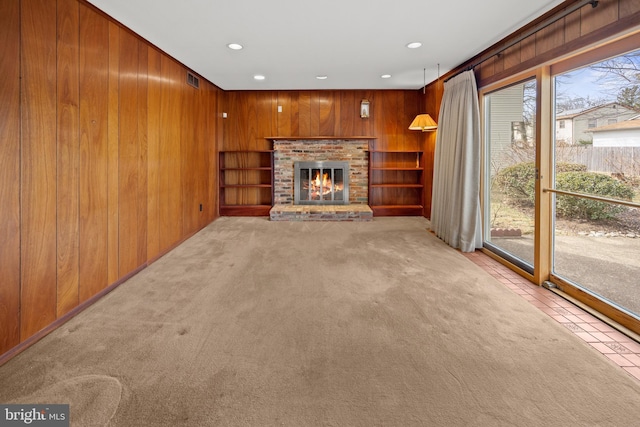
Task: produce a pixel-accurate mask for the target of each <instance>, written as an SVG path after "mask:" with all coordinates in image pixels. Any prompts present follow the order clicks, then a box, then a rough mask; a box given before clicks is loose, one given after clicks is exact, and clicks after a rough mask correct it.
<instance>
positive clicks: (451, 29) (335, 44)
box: [89, 0, 563, 90]
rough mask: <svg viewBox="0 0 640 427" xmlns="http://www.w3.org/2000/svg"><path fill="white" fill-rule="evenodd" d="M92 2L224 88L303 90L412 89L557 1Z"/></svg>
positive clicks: (298, 0)
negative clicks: (411, 45)
mask: <svg viewBox="0 0 640 427" xmlns="http://www.w3.org/2000/svg"><path fill="white" fill-rule="evenodd" d="M89 1H90V3H92V4H94V5H95V6H97V7H98V8H99V9H101V10H102V11H104V12H106V13H107V14H108V15H110V16H112V17H113V18H115V19H116V20H118V21H119V22H121V23H122V24H124V25H125V26H127V27H129V28H130V29H132V30H133V31H135V32H136V33H137V34H139V35H141V36H142V37H144V38H145V39H147V40H148V41H150V42H151V43H153V44H154V45H156V46H158V47H159V48H160V49H162V50H163V51H165V52H166V53H168V54H169V55H171V56H173V57H174V58H176V59H177V60H179V61H180V62H182V63H183V64H185V65H186V66H187V67H189V68H191V69H192V70H193V71H195V72H196V73H198V74H200V75H202V76H203V77H205V78H206V79H208V80H210V81H211V82H213V83H214V84H216V85H217V86H219V87H220V88H222V89H226V90H234V89H235V90H242V89H246V90H260V89H271V90H285V89H295V90H303V89H418V88H420V87H422V84H423V80H424V76H423V69H426V72H425V74H426V82H427V83H429V82H431V81H433V80H435V79H436V78H437V77H438V64H440V66H439V69H440V75H442V74H444V73H445V72H447V71H449V70H451V69H452V68H454V67H455V66H457V65H460V64H461V63H462V62H464V61H466V60H467V59H469V58H471V57H472V56H474V55H476V54H478V53H479V52H481V51H483V50H484V49H486V48H488V47H489V46H491V45H492V44H494V43H495V42H497V41H499V40H500V39H502V38H503V37H505V36H507V35H509V34H510V33H512V32H513V31H515V30H517V29H518V28H520V27H522V26H523V25H524V24H526V23H528V22H530V21H532V20H533V19H535V18H537V17H538V16H540V15H541V14H543V13H544V12H546V11H548V10H549V9H551V8H553V7H554V6H556V5H558V4H560V3H562V1H563V0H483V1H478V0H456V1H453V0H449V1H446V0H445V1H443V0H441V1H434V0H395V1H393V0H387V1H384V0H324V1H308V0H271V1H269V0H225V1H220V0H217V1H216V0H213V1H212V0H89ZM413 41H420V42H422V43H423V45H422V47H420V48H418V49H408V48H407V47H406V44H407V43H409V42H413ZM229 43H240V44H242V45H244V49H242V50H239V51H232V50H230V49H229V48H227V44H229ZM255 74H263V75H265V76H266V79H265V80H263V81H256V80H254V79H253V76H254V75H255ZM382 74H391V75H392V77H391V78H389V79H382V78H380V76H381V75H382ZM317 75H326V76H328V78H327V79H326V80H318V79H316V76H317Z"/></svg>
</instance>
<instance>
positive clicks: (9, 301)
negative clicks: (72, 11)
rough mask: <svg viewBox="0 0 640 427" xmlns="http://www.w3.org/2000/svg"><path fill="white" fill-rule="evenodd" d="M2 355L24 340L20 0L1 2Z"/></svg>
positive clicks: (0, 302)
mask: <svg viewBox="0 0 640 427" xmlns="http://www.w3.org/2000/svg"><path fill="white" fill-rule="evenodd" d="M0 46H2V52H3V53H2V55H0V75H2V84H0V117H2V119H1V120H0V141H2V143H0V241H1V242H2V244H0V277H1V278H2V279H0V280H2V285H0V354H2V353H4V352H6V351H8V350H9V349H11V348H12V347H14V346H16V345H17V344H18V343H19V342H20V2H19V1H18V0H8V1H2V2H0Z"/></svg>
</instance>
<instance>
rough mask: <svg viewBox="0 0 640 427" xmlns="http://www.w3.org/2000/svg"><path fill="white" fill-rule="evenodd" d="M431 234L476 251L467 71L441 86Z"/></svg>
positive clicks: (472, 84)
mask: <svg viewBox="0 0 640 427" xmlns="http://www.w3.org/2000/svg"><path fill="white" fill-rule="evenodd" d="M433 174H434V177H433V198H432V202H431V229H432V230H433V232H434V233H435V234H436V235H437V236H438V237H439V238H440V239H442V240H444V241H445V242H446V243H448V244H449V245H450V246H452V247H454V248H456V249H460V250H461V251H463V252H472V251H474V250H475V249H476V248H479V247H481V246H482V220H481V216H480V111H479V107H478V88H477V86H476V79H475V76H474V74H473V71H465V72H464V73H462V74H460V75H458V76H455V77H453V78H452V79H450V80H449V81H447V82H445V84H444V93H443V96H442V104H441V106H440V116H439V123H438V135H437V137H436V150H435V161H434V171H433Z"/></svg>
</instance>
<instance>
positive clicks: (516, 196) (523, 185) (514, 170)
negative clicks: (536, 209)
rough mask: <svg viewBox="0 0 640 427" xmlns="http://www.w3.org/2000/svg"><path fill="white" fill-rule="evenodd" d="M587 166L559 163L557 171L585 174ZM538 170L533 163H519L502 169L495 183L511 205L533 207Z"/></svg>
mask: <svg viewBox="0 0 640 427" xmlns="http://www.w3.org/2000/svg"><path fill="white" fill-rule="evenodd" d="M586 170H587V166H586V165H581V164H579V163H558V164H556V171H557V172H558V173H561V172H584V171H586ZM535 177H536V168H535V165H534V163H533V162H523V163H517V164H515V165H512V166H508V167H506V168H504V169H502V170H501V171H500V172H499V173H498V174H497V175H496V178H495V183H496V184H497V185H499V186H500V187H501V189H502V193H503V194H504V195H505V196H507V198H508V199H509V201H510V202H511V203H514V204H517V205H524V206H533V204H534V190H535Z"/></svg>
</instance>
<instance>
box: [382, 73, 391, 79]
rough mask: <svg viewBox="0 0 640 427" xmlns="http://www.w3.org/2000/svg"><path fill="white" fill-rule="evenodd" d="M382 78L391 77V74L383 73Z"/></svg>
mask: <svg viewBox="0 0 640 427" xmlns="http://www.w3.org/2000/svg"><path fill="white" fill-rule="evenodd" d="M380 78H382V79H390V78H391V74H383V75H381V76H380Z"/></svg>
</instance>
